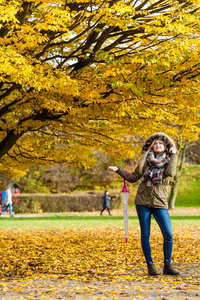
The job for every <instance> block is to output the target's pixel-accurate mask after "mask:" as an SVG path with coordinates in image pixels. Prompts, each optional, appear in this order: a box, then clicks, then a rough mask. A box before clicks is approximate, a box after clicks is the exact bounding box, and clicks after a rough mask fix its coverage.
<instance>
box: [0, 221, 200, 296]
mask: <svg viewBox="0 0 200 300" xmlns="http://www.w3.org/2000/svg"><path fill="white" fill-rule="evenodd" d="M0 245H1V247H0V263H1V267H0V269H1V281H0V292H1V295H2V296H1V299H2V300H3V299H5V300H8V299H9V300H10V299H160V300H161V299H162V300H164V299H171V298H177V299H179V298H182V299H191V300H192V299H198V298H200V265H199V262H200V238H199V228H198V227H189V226H187V227H184V226H176V227H174V250H173V265H174V267H175V268H176V269H178V270H179V271H180V276H177V277H172V276H163V275H162V268H163V263H162V262H163V252H162V236H161V234H160V231H159V229H158V228H157V227H155V226H153V227H152V230H151V245H152V253H153V257H154V263H155V265H156V266H157V269H158V270H159V273H160V275H159V276H157V277H153V278H152V277H149V276H147V271H146V265H145V262H144V257H143V255H142V252H141V245H140V230H139V227H136V228H129V240H128V243H127V244H126V243H125V241H124V229H123V228H118V227H117V228H116V227H105V226H104V227H102V226H101V227H96V228H88V227H85V228H77V229H37V230H36V229H34V230H24V229H14V230H12V231H11V230H10V229H6V230H3V229H1V230H0Z"/></svg>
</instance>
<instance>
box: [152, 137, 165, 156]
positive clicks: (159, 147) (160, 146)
mask: <svg viewBox="0 0 200 300" xmlns="http://www.w3.org/2000/svg"><path fill="white" fill-rule="evenodd" d="M165 148H166V147H165V144H164V143H163V141H161V140H156V141H155V143H154V145H153V151H154V153H155V154H160V153H163V152H164V151H165Z"/></svg>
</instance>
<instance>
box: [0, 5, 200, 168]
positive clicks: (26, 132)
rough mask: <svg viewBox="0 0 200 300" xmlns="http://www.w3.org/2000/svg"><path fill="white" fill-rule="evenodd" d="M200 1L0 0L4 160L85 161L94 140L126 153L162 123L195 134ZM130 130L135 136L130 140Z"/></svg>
mask: <svg viewBox="0 0 200 300" xmlns="http://www.w3.org/2000/svg"><path fill="white" fill-rule="evenodd" d="M199 7H200V2H199V0H198V1H197V0H191V1H188V0H178V1H174V0H157V1H156V0H153V1H152V0H143V1H138V0H133V1H131V0H130V1H126V0H110V1H103V0H95V1H91V0H83V1H81V2H80V1H74V0H73V1H72V0H68V1H61V0H56V1H53V2H49V1H47V0H40V1H39V0H36V1H31V0H30V1H22V0H15V1H14V0H9V1H5V0H2V1H1V3H0V16H1V22H0V45H1V46H0V100H1V102H0V158H1V161H0V163H1V167H2V169H3V168H6V169H7V168H10V171H11V172H12V173H16V174H17V173H18V172H19V170H23V171H24V170H25V169H27V167H28V166H30V165H31V164H38V163H39V162H40V163H43V164H44V163H45V164H48V165H49V164H50V163H68V164H77V165H83V166H84V167H86V168H87V167H89V166H91V165H94V163H95V160H94V158H93V157H91V156H90V154H91V150H93V149H98V150H100V151H101V150H102V151H105V153H109V154H110V155H111V156H113V157H114V156H115V157H130V158H131V157H134V155H135V154H136V153H137V151H138V150H140V147H139V146H140V138H139V137H140V136H141V135H142V136H148V135H150V134H151V133H152V132H155V131H161V130H163V131H165V132H166V133H169V134H170V136H174V137H178V138H179V137H180V139H184V138H189V139H191V140H195V139H197V138H198V133H199V128H198V127H197V126H196V125H197V124H199V123H200V115H199V109H200V103H199V71H200V64H199V44H200V40H199V28H200V26H199V25H200V18H199ZM166 124H167V127H166ZM176 124H178V125H179V126H180V127H181V136H180V133H179V131H178V129H175V126H174V125H176ZM129 136H138V138H136V139H135V141H134V144H133V143H132V142H131V141H130V139H129ZM19 166H20V168H19Z"/></svg>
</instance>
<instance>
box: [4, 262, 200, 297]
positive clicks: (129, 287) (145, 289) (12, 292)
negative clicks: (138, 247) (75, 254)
mask: <svg viewBox="0 0 200 300" xmlns="http://www.w3.org/2000/svg"><path fill="white" fill-rule="evenodd" d="M175 267H176V268H177V269H178V270H179V271H180V276H177V277H173V276H163V275H161V272H162V270H160V275H159V276H156V277H149V276H146V270H145V269H142V268H141V269H136V270H133V271H132V272H130V274H126V275H128V276H129V277H128V279H127V276H126V278H125V277H124V275H120V274H117V273H116V275H115V278H113V280H112V281H107V279H106V274H105V281H104V280H101V281H97V280H95V281H89V282H81V281H78V280H77V281H76V280H69V279H68V278H67V276H65V275H63V274H57V275H51V276H44V277H43V278H32V279H31V278H26V279H21V278H5V279H3V280H1V282H0V295H1V298H0V299H1V300H11V299H12V300H14V299H35V300H39V299H52V300H58V299H73V300H76V299H77V300H78V299H88V300H95V299H107V300H109V299H113V300H114V299H118V300H120V299H135V300H142V299H147V300H172V299H173V300H180V299H184V300H197V299H200V265H199V264H185V265H176V266H175Z"/></svg>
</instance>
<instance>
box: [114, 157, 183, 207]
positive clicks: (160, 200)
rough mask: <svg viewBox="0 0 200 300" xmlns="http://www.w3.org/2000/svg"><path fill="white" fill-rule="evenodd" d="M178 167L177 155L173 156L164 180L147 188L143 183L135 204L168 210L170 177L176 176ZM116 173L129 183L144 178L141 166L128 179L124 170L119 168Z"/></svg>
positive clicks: (166, 167)
mask: <svg viewBox="0 0 200 300" xmlns="http://www.w3.org/2000/svg"><path fill="white" fill-rule="evenodd" d="M176 166H177V154H171V156H170V160H169V162H168V163H167V164H166V166H165V169H164V173H163V180H162V181H159V183H158V184H154V185H152V186H147V182H146V181H142V182H141V183H140V185H139V188H138V190H137V194H136V198H135V204H137V205H143V206H147V207H154V208H168V202H167V198H168V185H169V184H170V179H171V178H170V177H174V176H175V175H176ZM146 168H147V164H145V165H144V170H146ZM116 173H118V174H119V175H120V176H121V177H122V178H124V179H125V180H127V181H128V182H136V181H138V180H139V179H140V178H142V175H141V174H139V166H137V167H136V169H135V171H134V172H133V173H132V174H129V176H128V177H127V174H126V171H125V170H123V169H122V168H119V169H118V170H117V172H116Z"/></svg>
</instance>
